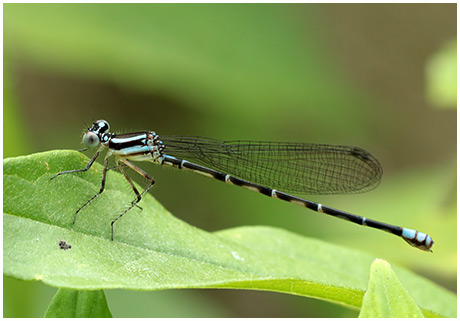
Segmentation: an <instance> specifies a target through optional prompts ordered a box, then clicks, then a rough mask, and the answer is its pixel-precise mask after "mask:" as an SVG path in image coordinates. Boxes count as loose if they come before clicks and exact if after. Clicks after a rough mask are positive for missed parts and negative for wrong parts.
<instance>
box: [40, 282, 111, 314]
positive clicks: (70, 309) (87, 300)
mask: <svg viewBox="0 0 460 321" xmlns="http://www.w3.org/2000/svg"><path fill="white" fill-rule="evenodd" d="M45 317H46V318H111V317H112V314H111V313H110V311H109V307H108V306H107V301H106V299H105V295H104V291H101V290H99V291H75V290H69V289H59V290H58V292H57V293H56V295H55V296H54V298H53V299H52V300H51V303H50V305H49V307H48V310H47V311H46V313H45Z"/></svg>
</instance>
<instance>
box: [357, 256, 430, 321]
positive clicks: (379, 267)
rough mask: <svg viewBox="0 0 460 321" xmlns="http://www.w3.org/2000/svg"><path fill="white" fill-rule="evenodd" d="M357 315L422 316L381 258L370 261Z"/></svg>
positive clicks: (362, 316) (377, 316)
mask: <svg viewBox="0 0 460 321" xmlns="http://www.w3.org/2000/svg"><path fill="white" fill-rule="evenodd" d="M359 316H360V317H361V318H423V317H424V316H423V314H422V311H420V309H419V307H418V306H417V304H416V303H415V302H414V300H413V299H412V298H411V296H410V295H409V293H408V292H407V289H405V288H404V286H403V285H402V284H401V282H400V281H399V279H398V277H397V276H396V274H395V273H394V272H393V270H392V269H391V266H390V264H389V263H388V262H387V261H385V260H381V259H376V260H375V261H374V262H372V265H371V273H370V278H369V285H368V288H367V291H366V294H365V295H364V298H363V305H362V307H361V313H360V314H359Z"/></svg>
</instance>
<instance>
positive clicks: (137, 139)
mask: <svg viewBox="0 0 460 321" xmlns="http://www.w3.org/2000/svg"><path fill="white" fill-rule="evenodd" d="M109 129H110V127H109V124H108V122H106V121H105V120H98V121H96V122H94V123H93V125H92V127H91V128H88V131H87V132H86V133H85V134H84V135H83V143H84V144H85V145H86V146H87V147H88V148H97V151H96V153H95V154H94V156H93V157H92V158H91V160H90V161H89V163H88V164H87V165H86V167H85V168H83V169H77V170H69V171H65V172H61V173H58V174H56V175H55V176H53V177H52V178H51V179H53V178H56V177H57V176H59V175H63V174H69V173H78V172H85V171H87V170H88V169H89V168H90V167H91V165H93V163H94V161H95V160H96V158H97V157H98V156H99V154H100V153H101V152H102V151H103V150H104V149H108V152H107V154H106V156H105V159H104V170H103V171H102V183H101V188H100V190H99V192H97V193H96V194H95V195H94V196H93V197H91V198H90V199H89V200H88V201H87V202H86V203H84V204H83V205H82V206H81V207H80V208H79V209H78V210H77V211H76V212H75V216H74V220H73V224H75V221H76V219H77V214H78V213H79V212H80V211H81V210H82V209H83V208H84V207H85V206H86V205H88V204H89V203H90V202H91V201H93V200H94V199H95V198H96V197H97V196H99V195H100V194H101V193H102V192H103V191H104V187H105V181H106V174H107V170H108V159H109V157H110V156H112V155H114V156H115V160H116V163H117V165H118V168H119V169H120V172H121V173H122V174H123V175H124V176H125V178H126V180H127V181H128V182H129V184H130V185H131V187H132V189H133V191H134V193H135V194H136V199H135V200H134V201H132V203H131V205H130V206H129V208H128V209H127V210H125V211H124V212H123V213H121V214H120V215H119V216H118V217H117V218H115V219H114V220H113V221H112V223H111V230H112V238H111V239H112V240H113V225H114V223H115V222H116V221H117V220H119V219H120V218H121V217H122V216H123V215H125V214H126V213H127V212H128V211H129V210H130V209H132V208H133V207H134V206H137V203H138V202H139V201H140V200H141V198H142V196H143V195H144V194H145V193H146V192H147V191H148V190H149V189H150V188H151V187H152V186H153V184H154V183H155V181H154V179H153V178H152V177H151V176H150V175H148V174H147V173H146V172H144V171H143V170H142V169H140V168H139V167H137V166H136V165H134V164H133V163H132V162H131V161H150V162H153V163H156V164H159V165H166V166H171V167H175V168H179V169H185V170H189V171H192V172H195V173H198V174H201V175H204V176H208V177H211V178H215V179H217V180H219V181H222V182H226V183H228V184H232V185H237V186H241V187H244V188H246V189H249V190H252V191H256V192H259V193H261V194H264V195H267V196H269V197H273V198H278V199H280V200H283V201H287V202H290V203H293V204H297V205H300V206H303V207H306V208H309V209H311V210H313V211H316V212H319V213H324V214H328V215H332V216H335V217H338V218H341V219H343V220H347V221H350V222H353V223H356V224H360V225H364V226H369V227H372V228H376V229H379V230H382V231H385V232H389V233H392V234H395V235H397V236H399V237H402V238H403V239H404V240H405V241H406V242H407V243H409V244H410V245H411V246H414V247H416V248H418V249H421V250H423V251H430V252H431V247H432V245H433V243H434V242H433V240H432V238H431V237H430V236H429V235H427V234H425V233H421V232H418V231H416V230H412V229H408V228H403V227H399V226H395V225H390V224H386V223H382V222H379V221H375V220H372V219H368V218H365V217H362V216H358V215H354V214H350V213H347V212H344V211H341V210H337V209H334V208H332V207H328V206H325V205H322V204H319V203H315V202H312V201H308V200H306V199H303V198H300V197H297V196H293V195H290V194H287V193H299V194H339V193H343V194H345V193H357V192H365V191H369V190H371V189H373V188H375V187H376V186H377V185H378V184H379V182H380V178H381V175H382V168H381V167H380V164H379V162H378V161H377V159H376V158H375V157H374V156H373V155H372V154H370V153H369V152H367V151H365V150H364V149H361V148H358V147H352V146H338V145H321V144H307V143H276V142H251V141H221V140H216V139H210V138H202V137H191V136H159V135H157V134H156V133H155V132H153V131H144V132H137V133H128V134H121V135H117V134H113V133H110V132H109ZM124 166H127V167H129V168H131V169H133V170H134V171H136V172H137V173H139V174H140V175H141V176H143V177H144V178H146V179H147V180H148V181H149V185H148V186H147V188H146V189H145V190H144V191H143V192H142V193H139V191H138V190H137V188H136V187H135V186H134V184H133V182H132V181H131V179H130V178H129V176H128V175H127V174H126V172H125V170H124ZM268 186H270V187H268ZM275 188H276V189H275ZM278 189H280V190H278ZM281 190H283V191H281Z"/></svg>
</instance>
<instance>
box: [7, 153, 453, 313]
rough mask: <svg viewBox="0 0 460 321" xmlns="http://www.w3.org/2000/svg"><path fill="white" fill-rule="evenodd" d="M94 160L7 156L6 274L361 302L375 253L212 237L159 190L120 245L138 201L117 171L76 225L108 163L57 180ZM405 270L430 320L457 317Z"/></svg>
mask: <svg viewBox="0 0 460 321" xmlns="http://www.w3.org/2000/svg"><path fill="white" fill-rule="evenodd" d="M87 162H88V158H87V157H85V156H84V155H82V154H79V153H77V152H73V151H52V152H46V153H40V154H34V155H30V156H25V157H17V158H12V159H6V160H4V166H3V171H4V180H3V181H4V183H3V184H4V186H3V191H4V217H3V233H4V234H3V235H4V241H3V246H4V260H3V262H4V264H3V269H4V273H5V274H6V275H9V276H12V277H15V278H18V279H23V280H41V281H42V282H44V283H46V284H49V285H52V286H56V287H65V288H70V289H79V290H99V289H108V288H123V289H131V290H158V289H174V288H234V289H237V288H239V289H253V290H268V291H278V292H284V293H290V294H295V295H302V296H308V297H315V298H319V299H323V300H327V301H331V302H335V303H338V304H342V305H346V306H349V307H352V308H356V309H358V308H359V307H360V306H361V302H362V298H363V295H364V292H365V291H366V288H367V278H368V275H369V269H368V267H369V265H370V264H371V262H372V261H373V260H374V259H375V258H374V257H373V256H372V255H369V254H366V253H362V252H359V251H355V250H351V249H347V248H344V247H340V246H336V245H331V244H327V243H325V242H322V241H319V240H314V239H310V238H307V237H303V236H299V235H296V234H293V233H290V232H287V231H284V230H281V229H277V228H271V227H240V228H235V229H229V230H224V231H220V232H216V233H208V232H206V231H202V230H200V229H197V228H195V227H193V226H190V225H188V224H186V223H185V222H182V221H180V220H178V219H176V218H174V217H173V216H172V215H171V214H170V213H169V212H167V211H166V210H165V209H164V208H163V207H162V206H161V205H160V204H159V203H158V202H157V201H156V200H155V199H154V198H153V197H152V196H151V195H150V194H147V195H145V196H144V197H143V199H142V202H141V203H140V205H141V206H142V208H143V210H140V209H138V208H134V209H132V210H131V211H130V212H128V214H126V215H125V216H124V217H123V219H121V220H119V221H118V222H117V223H116V224H115V236H114V237H115V240H114V241H113V242H112V241H110V235H111V233H110V222H111V221H112V220H113V219H114V218H116V217H117V216H118V215H119V214H120V213H121V212H122V211H123V210H124V209H125V208H126V207H127V206H128V205H129V204H130V202H131V201H132V200H133V199H134V195H133V192H132V190H131V188H130V186H129V184H128V183H127V182H126V180H125V179H124V177H123V176H122V175H120V174H119V173H116V172H114V171H109V173H108V176H107V183H106V190H105V191H104V193H102V195H101V196H100V197H98V198H97V199H96V200H95V201H93V202H92V203H91V204H90V205H89V206H87V207H86V208H84V209H83V210H82V211H81V212H80V213H79V215H78V218H77V221H76V223H75V225H72V221H73V218H74V213H75V210H76V209H78V208H79V207H80V206H81V205H82V204H83V203H84V202H85V201H86V200H87V199H89V198H90V197H91V196H93V195H94V194H95V193H96V192H97V191H98V190H99V188H100V184H101V172H102V168H101V165H99V164H94V165H93V167H92V168H91V169H90V170H89V171H88V172H85V173H77V174H68V175H62V176H59V177H57V178H56V179H54V180H52V181H50V178H51V177H52V176H53V175H54V174H55V173H57V172H60V171H63V170H69V169H80V168H84V166H85V165H86V164H87ZM216 184H217V183H216ZM216 215H218V213H216ZM60 242H65V244H64V243H61V246H60ZM63 244H64V245H65V246H69V245H70V246H71V248H68V249H67V250H65V249H62V247H63ZM65 246H64V247H65ZM401 246H404V245H403V244H402V245H401ZM407 250H408V251H414V250H415V249H411V248H408V249H407ZM420 255H426V256H427V258H429V257H430V254H427V253H422V252H420ZM57 262H58V263H57ZM395 271H396V273H397V275H398V277H399V278H400V279H401V280H402V282H403V283H404V285H405V287H406V288H407V289H408V291H409V293H410V294H411V295H412V297H413V298H414V300H415V302H416V303H417V305H418V306H419V307H420V308H421V309H422V311H423V313H424V314H425V315H428V316H450V317H453V316H455V315H456V298H455V295H453V294H452V293H450V292H449V291H447V290H445V289H443V288H441V287H439V286H437V285H435V284H433V283H432V282H430V281H428V280H426V279H423V278H421V277H419V276H417V275H415V274H413V273H411V272H409V271H407V270H405V269H402V268H398V267H396V266H395Z"/></svg>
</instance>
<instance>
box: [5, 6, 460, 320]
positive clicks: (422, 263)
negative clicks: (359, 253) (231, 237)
mask: <svg viewBox="0 0 460 321" xmlns="http://www.w3.org/2000/svg"><path fill="white" fill-rule="evenodd" d="M3 8H4V75H3V81H4V89H3V90H4V91H3V93H4V109H3V117H4V118H3V119H4V122H3V126H4V127H3V134H4V136H3V137H4V138H3V139H4V140H3V143H4V145H3V146H4V149H3V155H4V157H13V156H18V155H26V154H30V153H34V152H40V151H45V150H51V149H79V148H81V147H82V146H81V144H80V141H81V135H82V133H83V130H84V128H85V123H90V122H91V121H92V120H96V119H106V120H107V121H109V122H110V125H111V129H112V131H114V132H118V133H121V132H126V131H132V130H155V131H156V132H157V133H159V134H160V135H161V134H183V135H199V136H208V137H214V138H220V139H224V140H233V139H251V140H272V141H299V142H314V143H329V144H343V145H355V146H360V147H363V148H365V149H367V150H369V151H371V152H372V153H373V154H374V155H376V156H377V158H378V159H379V160H380V162H381V164H382V166H383V168H384V176H383V180H382V183H381V185H380V186H379V188H377V189H376V190H374V191H372V192H369V193H366V194H358V195H347V196H343V195H340V196H327V197H326V196H324V197H323V196H321V197H320V196H308V197H307V199H311V200H313V201H318V202H322V203H324V204H326V205H330V206H333V207H336V208H339V209H343V210H347V211H350V212H352V213H356V214H359V215H363V216H367V217H370V218H374V219H377V220H382V221H385V222H388V223H392V224H396V225H401V226H406V227H410V228H416V229H418V230H420V231H423V232H426V233H429V234H430V235H431V236H432V237H433V239H434V240H435V241H436V243H435V245H434V247H433V250H434V253H433V254H428V253H424V252H421V251H418V250H416V249H412V248H410V247H409V246H408V245H407V244H405V243H404V242H403V241H401V240H400V239H398V238H396V237H393V236H391V235H388V234H385V233H381V232H379V231H375V230H371V229H366V228H362V227H359V226H355V225H353V224H349V223H346V222H343V221H341V220H337V219H335V218H329V217H324V216H320V215H316V214H315V213H314V212H311V211H307V210H305V209H302V208H300V207H296V206H291V205H289V204H286V203H284V202H280V201H277V200H273V199H268V198H266V197H263V196H261V195H258V194H257V193H250V192H248V191H246V190H243V189H239V188H235V187H232V186H228V185H226V184H221V183H218V182H216V181H213V180H210V179H206V178H203V177H201V176H199V175H193V174H186V173H184V172H181V171H175V170H173V169H165V168H161V167H158V166H155V165H153V164H140V165H141V166H142V168H143V169H144V170H146V171H148V172H149V173H150V174H151V175H153V177H155V179H156V182H157V184H156V185H155V187H154V188H153V189H152V191H151V193H152V194H153V195H154V196H155V197H156V198H157V199H158V200H159V201H160V202H162V204H163V205H164V206H165V207H166V208H167V209H168V210H170V211H171V212H172V213H173V214H174V215H175V216H177V217H179V218H181V219H183V220H184V221H186V222H188V223H189V224H192V225H194V226H197V227H199V228H202V229H205V230H207V231H216V230H220V229H226V228H230V227H235V226H241V225H269V226H277V227H282V228H285V229H287V230H290V231H293V232H296V233H299V234H301V235H306V236H315V237H318V238H321V239H324V240H327V241H329V242H332V243H336V244H343V245H346V246H349V247H353V248H358V249H362V250H365V251H368V252H371V253H373V254H374V255H375V256H376V257H380V258H384V259H386V260H388V261H389V262H390V263H391V264H399V265H402V266H406V267H407V268H409V269H411V270H413V271H415V272H417V273H419V274H421V275H423V276H425V277H427V278H429V279H431V280H433V282H435V283H438V284H440V285H441V286H444V287H446V288H448V289H450V290H451V291H453V292H456V282H457V281H456V278H457V276H456V272H457V265H456V262H457V248H456V240H457V231H456V226H457V221H456V207H457V204H456V176H457V175H456V170H457V169H456V107H457V103H456V101H457V98H456V87H457V86H456V23H457V21H456V5H455V4H5V5H4V7H3ZM88 155H90V154H88ZM134 177H135V176H134ZM135 178H137V177H135ZM138 181H139V180H138ZM122 188H127V189H129V186H128V185H127V186H123V187H122ZM90 194H91V193H90ZM82 201H83V200H82ZM93 206H97V204H94V205H93ZM63 215H65V213H63ZM68 215H69V220H71V218H72V215H73V214H72V213H68ZM152 237H155V235H152ZM3 284H4V292H3V293H4V296H3V298H4V316H5V317H40V316H42V315H43V313H44V312H45V309H46V306H47V304H48V302H49V300H50V299H51V297H52V296H53V294H54V293H55V292H56V289H54V288H51V287H48V286H46V285H43V284H42V283H40V282H35V283H34V282H23V281H19V280H12V279H10V278H8V277H4V283H3ZM106 295H107V299H108V304H109V307H110V308H111V311H112V314H113V315H114V316H115V317H187V316H188V317H339V316H341V317H354V316H357V314H358V312H357V311H350V310H348V309H345V308H342V307H340V306H336V305H333V304H331V303H327V302H321V301H318V300H313V299H309V298H303V297H295V296H290V295H286V294H279V293H269V292H256V291H233V290H174V291H172V290H171V291H159V292H130V291H122V290H109V291H106Z"/></svg>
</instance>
